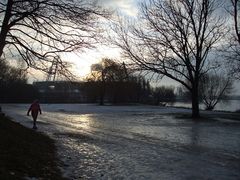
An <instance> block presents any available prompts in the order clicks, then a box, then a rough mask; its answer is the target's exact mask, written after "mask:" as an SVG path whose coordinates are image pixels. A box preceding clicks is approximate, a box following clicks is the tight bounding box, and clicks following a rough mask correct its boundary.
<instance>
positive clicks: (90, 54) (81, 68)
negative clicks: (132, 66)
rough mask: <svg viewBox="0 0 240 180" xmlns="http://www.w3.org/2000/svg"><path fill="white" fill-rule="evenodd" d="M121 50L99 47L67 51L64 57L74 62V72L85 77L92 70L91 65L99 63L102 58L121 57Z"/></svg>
mask: <svg viewBox="0 0 240 180" xmlns="http://www.w3.org/2000/svg"><path fill="white" fill-rule="evenodd" d="M119 57H120V52H119V50H118V49H116V48H109V47H99V48H97V49H96V50H88V51H87V52H84V53H81V54H80V53H67V54H66V55H65V56H64V59H65V60H66V61H68V62H70V63H72V64H73V67H72V68H71V69H72V71H73V73H74V74H75V75H76V76H78V77H80V78H83V77H85V76H86V75H88V74H89V73H90V72H91V65H92V64H95V63H98V62H100V61H101V59H102V58H111V59H119Z"/></svg>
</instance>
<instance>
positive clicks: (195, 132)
mask: <svg viewBox="0 0 240 180" xmlns="http://www.w3.org/2000/svg"><path fill="white" fill-rule="evenodd" d="M199 134H200V128H199V123H194V124H193V125H192V128H191V132H190V139H191V142H190V144H191V145H192V146H197V145H199Z"/></svg>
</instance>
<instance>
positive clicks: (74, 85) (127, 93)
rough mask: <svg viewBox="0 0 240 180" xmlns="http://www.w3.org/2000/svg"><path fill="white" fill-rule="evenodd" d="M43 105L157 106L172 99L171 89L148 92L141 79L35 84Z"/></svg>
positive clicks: (172, 89)
mask: <svg viewBox="0 0 240 180" xmlns="http://www.w3.org/2000/svg"><path fill="white" fill-rule="evenodd" d="M33 85H34V87H36V89H38V90H39V94H40V100H41V102H44V103H99V104H105V103H110V104H127V103H144V104H155V105H159V104H160V103H161V102H170V101H171V102H172V101H174V99H175V95H174V88H172V87H160V88H152V87H151V86H150V84H149V82H147V81H146V80H144V79H138V80H136V79H135V80H134V81H125V82H105V83H103V82H101V81H89V82H69V81H56V82H50V81H48V82H35V83H34V84H33Z"/></svg>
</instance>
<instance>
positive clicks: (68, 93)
mask: <svg viewBox="0 0 240 180" xmlns="http://www.w3.org/2000/svg"><path fill="white" fill-rule="evenodd" d="M84 83H85V82H69V81H40V82H33V86H34V87H36V88H37V89H38V91H39V93H40V98H41V102H45V103H81V102H86V101H87V98H86V96H85V95H84V93H83V90H82V88H83V86H84Z"/></svg>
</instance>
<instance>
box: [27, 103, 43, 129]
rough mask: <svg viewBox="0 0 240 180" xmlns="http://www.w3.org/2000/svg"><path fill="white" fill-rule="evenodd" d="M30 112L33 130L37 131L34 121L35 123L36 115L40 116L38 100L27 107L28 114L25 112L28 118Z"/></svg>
mask: <svg viewBox="0 0 240 180" xmlns="http://www.w3.org/2000/svg"><path fill="white" fill-rule="evenodd" d="M30 111H31V115H32V118H33V129H37V126H36V121H37V117H38V113H40V114H42V111H41V108H40V105H39V101H38V100H35V101H34V102H33V103H32V104H31V106H30V107H29V109H28V112H27V115H28V116H29V113H30Z"/></svg>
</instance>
